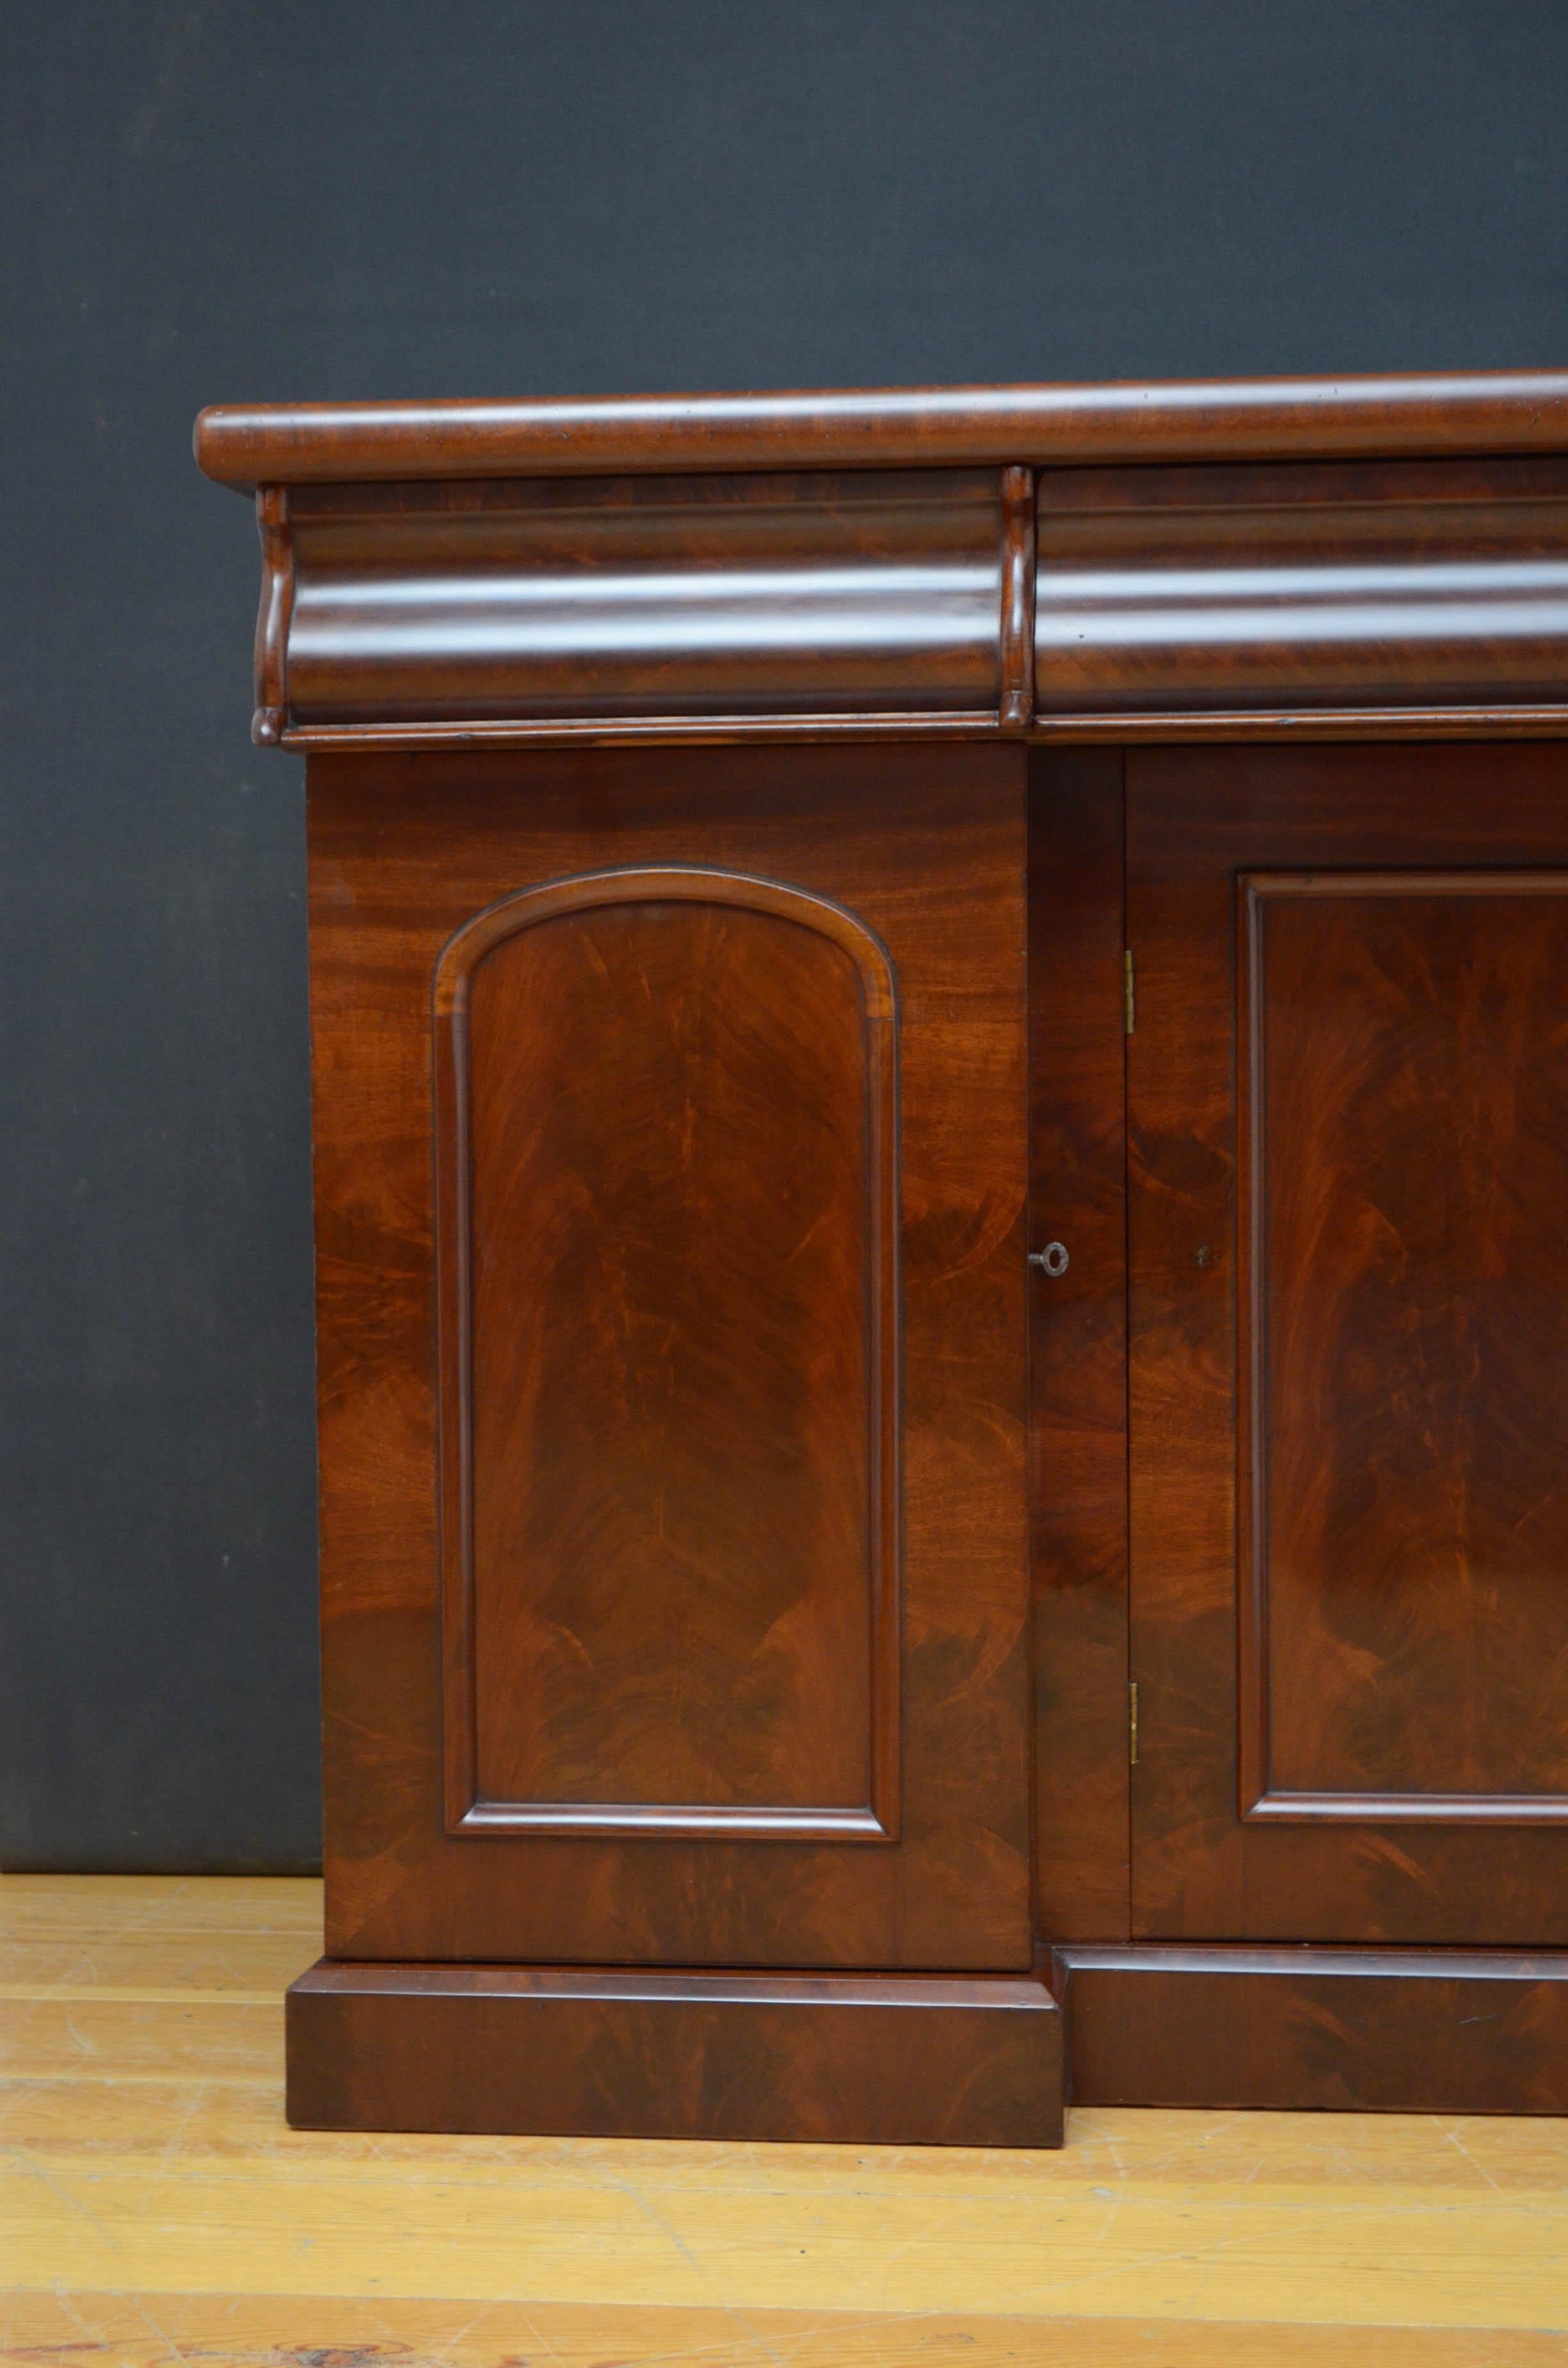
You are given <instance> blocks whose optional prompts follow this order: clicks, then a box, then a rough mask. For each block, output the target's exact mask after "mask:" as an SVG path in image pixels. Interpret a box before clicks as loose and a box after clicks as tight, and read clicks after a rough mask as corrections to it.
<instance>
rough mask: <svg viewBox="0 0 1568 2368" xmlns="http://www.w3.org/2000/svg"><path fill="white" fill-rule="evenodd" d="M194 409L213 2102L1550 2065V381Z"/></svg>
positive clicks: (680, 2128)
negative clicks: (309, 1635) (220, 1750)
mask: <svg viewBox="0 0 1568 2368" xmlns="http://www.w3.org/2000/svg"><path fill="white" fill-rule="evenodd" d="M199 455H200V458H201V460H202V462H203V465H204V466H205V467H206V468H208V470H209V471H210V473H211V474H213V475H215V476H217V477H219V478H220V479H222V480H223V481H225V482H228V483H231V484H240V485H244V486H250V487H254V488H256V495H257V511H258V518H259V522H260V527H261V535H262V545H263V554H264V584H263V600H262V609H261V616H260V620H259V623H258V630H257V653H256V655H257V697H256V726H255V729H256V736H257V737H258V738H259V739H261V740H263V741H267V742H275V743H276V742H281V744H282V745H283V746H286V747H298V748H301V749H303V750H304V751H305V752H306V753H307V756H308V762H309V780H308V789H309V809H310V832H311V843H310V863H311V910H312V1030H313V1045H314V1068H315V1159H316V1209H317V1246H318V1290H319V1316H320V1360H319V1361H320V1435H321V1454H322V1540H323V1634H324V1696H325V1713H326V1736H325V1751H326V1816H327V1830H326V1857H327V1908H328V1928H327V1952H328V1953H327V1956H326V1957H325V1958H324V1961H323V1963H322V1964H321V1965H320V1966H319V1967H318V1968H316V1969H315V1971H314V1972H313V1973H312V1974H311V1975H307V1976H306V1977H305V1978H304V1980H303V1981H302V1982H301V1983H300V1984H299V1985H297V1986H296V1988H295V1991H294V1992H293V1994H292V1995H291V1998H290V2112H291V2113H292V2114H293V2116H294V2118H295V2119H296V2120H298V2121H300V2122H302V2123H308V2124H325V2125H344V2124H347V2125H358V2126H372V2127H374V2126H381V2127H410V2128H416V2127H442V2128H471V2129H480V2128H498V2129H528V2130H538V2131H547V2132H548V2131H562V2132H572V2131H583V2132H606V2131H616V2130H620V2131H627V2132H644V2133H654V2134H661V2133H662V2134H665V2135H681V2134H690V2135H722V2136H748V2135H749V2136H816V2137H843V2138H847V2139H855V2140H860V2141H867V2140H871V2139H882V2140H887V2141H890V2142H895V2143H921V2142H937V2141H958V2142H970V2143H997V2144H1009V2145H1031V2144H1049V2143H1052V2142H1054V2141H1055V2140H1056V2139H1057V2138H1058V2137H1059V2136H1060V2133H1061V2123H1062V2103H1063V2100H1064V2098H1065V2097H1066V2096H1068V2095H1069V2094H1072V2095H1075V2096H1077V2097H1079V2098H1080V2099H1083V2100H1109V2099H1125V2100H1148V2101H1169V2102H1176V2103H1182V2102H1219V2103H1234V2104H1247V2103H1259V2104H1290V2103H1346V2104H1354V2103H1364V2104H1383V2105H1394V2106H1400V2105H1403V2106H1407V2107H1426V2106H1430V2107H1436V2108H1447V2109H1451V2110H1458V2111H1487V2110H1494V2111H1495V2110H1554V2111H1561V2110H1564V2109H1565V2108H1568V1907H1565V1906H1564V1901H1565V1900H1568V1883H1565V1882H1564V1880H1563V1877H1564V1875H1568V1856H1565V1853H1568V1707H1565V1704H1568V1477H1565V1476H1564V1475H1565V1474H1568V1453H1565V1450H1568V1251H1565V1250H1564V1248H1563V1247H1562V1221H1561V1213H1560V1212H1561V1207H1562V1199H1563V1182H1564V1176H1565V1173H1568V752H1565V751H1564V750H1563V748H1562V736H1568V551H1565V542H1564V534H1565V529H1568V458H1564V457H1560V456H1563V455H1568V381H1559V380H1556V379H1547V378H1536V379H1525V380H1517V381H1384V382H1381V383H1379V384H1375V385H1373V384H1369V385H1367V386H1364V387H1360V388H1358V387H1356V386H1355V385H1354V384H1350V385H1337V386H1335V387H1315V386H1312V385H1310V384H1306V383H1302V384H1300V385H1289V384H1287V385H1281V386H1278V387H1274V388H1246V387H1238V388H1221V389H1196V390H1195V389H1180V388H1176V389H1148V390H1141V391H1131V392H1129V391H1119V390H1094V389H1080V390H1072V389H1013V390H1004V391H1000V392H997V393H971V394H968V395H961V396H954V397H941V396H926V397H873V396H867V397H827V396H824V397H820V398H815V397H791V398H779V399H778V400H776V401H769V400H767V399H762V398H712V399H710V400H708V401H705V402H701V403H696V404H643V405H634V404H598V405H571V404H564V405H561V404H557V405H551V404H531V405H530V404H517V405H451V406H430V407H423V408H422V407H418V406H409V405H385V406H364V407H358V408H355V407H341V408H338V407H323V408H320V409H315V410H308V409H307V410H293V411H290V410H283V409H273V410H265V409H264V410H261V411H257V412H254V413H251V412H239V411H220V412H217V413H209V414H205V415H203V419H202V422H201V423H200V427H199ZM1553 1951H1563V1952H1564V1953H1563V1954H1562V1955H1561V1956H1554V1955H1553V1954H1552V1952H1553Z"/></svg>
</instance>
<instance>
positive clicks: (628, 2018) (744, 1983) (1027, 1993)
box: [288, 1958, 1063, 2146]
mask: <svg viewBox="0 0 1568 2368" xmlns="http://www.w3.org/2000/svg"><path fill="white" fill-rule="evenodd" d="M288 2056H289V2119H290V2123H292V2124H293V2125H294V2127H295V2128H296V2129H356V2130H432V2131H436V2130H439V2131H472V2132H480V2131H493V2132H506V2133H513V2134H517V2135H537V2136H554V2137H661V2138H743V2139H744V2138H756V2139H807V2140H815V2141H817V2142H819V2143H822V2142H830V2143H844V2144H849V2145H860V2146H1060V2145H1061V2143H1062V2099H1063V2048H1062V2014H1061V2010H1060V2009H1059V2008H1058V2006H1057V2004H1056V2001H1055V1999H1054V1998H1052V1997H1051V1992H1050V1991H1049V1990H1048V1989H1046V1988H1045V1987H1044V1986H1043V1984H1042V1983H1040V1982H1039V1981H1037V1980H1033V1979H1031V1978H1030V1977H1028V1975H966V1976H960V1977H955V1976H952V1975H868V1974H835V1975H800V1974H719V1973H686V1972H682V1973H667V1972H660V1973H629V1972H625V1971H619V1970H618V1971H613V1972H609V1971H597V1970H591V1969H590V1970H585V1969H582V1968H560V1967H542V1966H523V1965H423V1964H421V1965H402V1964H344V1963H341V1962H335V1961H333V1960H330V1959H327V1958H323V1959H322V1960H321V1962H320V1963H319V1964H315V1965H313V1966H312V1968H311V1970H310V1972H309V1973H307V1974H303V1975H301V1977H300V1979H299V1980H298V1981H297V1982H296V1983H295V1984H294V1986H293V1987H292V1989H291V1990H290V1993H289V2001H288Z"/></svg>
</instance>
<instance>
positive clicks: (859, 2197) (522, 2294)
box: [0, 1876, 1568, 2368]
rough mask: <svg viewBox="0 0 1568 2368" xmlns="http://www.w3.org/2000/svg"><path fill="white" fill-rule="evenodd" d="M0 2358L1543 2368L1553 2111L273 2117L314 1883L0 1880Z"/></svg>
mask: <svg viewBox="0 0 1568 2368" xmlns="http://www.w3.org/2000/svg"><path fill="white" fill-rule="evenodd" d="M0 1929H3V1933H4V1952H3V1954H0V1997H3V1998H4V2000H5V2019H4V2033H3V2042H4V2057H3V2065H0V2071H3V2078H0V2118H3V2126H4V2130H5V2136H6V2149H7V2168H6V2170H5V2172H4V2173H3V2174H0V2199H3V2205H0V2208H3V2210H4V2215H5V2219H4V2240H3V2243H0V2289H3V2290H0V2362H12V2361H17V2362H20V2361H23V2360H28V2361H30V2362H34V2363H35V2368H36V2363H37V2362H39V2361H40V2359H41V2358H48V2359H50V2360H51V2361H53V2362H61V2363H67V2362H74V2361H76V2360H78V2359H80V2360H81V2361H82V2362H98V2361H101V2362H106V2363H113V2368H174V2362H176V2360H188V2359H192V2358H199V2357H207V2358H210V2359H215V2360H219V2361H222V2362H229V2363H232V2368H301V2363H304V2362H310V2361H315V2362H318V2363H319V2368H329V2363H330V2368H347V2362H349V2361H352V2362H353V2368H525V2364H526V2368H544V2363H546V2362H549V2363H551V2368H604V2363H606V2362H610V2361H614V2362H618V2363H625V2368H643V2363H649V2368H651V2363H653V2362H665V2363H668V2368H676V2363H680V2362H691V2363H693V2368H696V2363H698V2362H723V2363H724V2368H730V2363H732V2362H733V2363H735V2368H765V2363H766V2368H779V2363H784V2368H914V2363H915V2362H919V2363H920V2368H1004V2363H1017V2362H1026V2361H1034V2360H1037V2359H1040V2360H1043V2359H1049V2360H1050V2361H1051V2362H1052V2363H1059V2368H1128V2363H1129V2362H1131V2363H1134V2368H1137V2363H1145V2368H1329V2363H1332V2368H1549V2363H1551V2368H1561V2363H1562V2362H1564V2361H1565V2360H1568V2338H1565V2337H1564V2335H1563V2334H1562V2332H1561V2330H1562V2328H1563V2327H1564V2325H1565V2324H1568V2203H1565V2202H1564V2195H1565V2192H1568V2180H1565V2178H1564V2172H1565V2170H1568V2123H1562V2122H1551V2121H1540V2120H1535V2121H1526V2122H1515V2123H1509V2122H1503V2121H1495V2120H1490V2121H1489V2120H1465V2119H1459V2118H1455V2117H1451V2116H1450V2117H1438V2116H1433V2115H1409V2116H1392V2115H1390V2116H1362V2115H1353V2114H1340V2115H1312V2114H1300V2113H1253V2114H1237V2113H1221V2112H1186V2113H1184V2112H1126V2111H1108V2110H1097V2109H1096V2110H1085V2111H1082V2112H1077V2113H1075V2114H1074V2116H1073V2121H1072V2126H1071V2129H1070V2133H1069V2144H1068V2146H1067V2147H1066V2149H1065V2150H1064V2151H1063V2152H1061V2153H1050V2152H1017V2151H1008V2150H1000V2151H979V2150H973V2151H965V2150H961V2149H960V2150H952V2149H941V2150H919V2149H916V2150H907V2149H896V2148H881V2149H879V2148H876V2147H865V2146H763V2145H744V2146H740V2145H736V2146H723V2145H706V2144H699V2145H690V2144H687V2145H664V2144H658V2143H653V2142H646V2141H642V2142H639V2141H634V2140H611V2139H602V2140H577V2141H572V2140H562V2139H495V2138H478V2137H456V2138H453V2137H389V2136H386V2135H380V2136H370V2135H353V2134H344V2133H331V2134H320V2133H307V2132H300V2131H290V2130H288V2129H286V2128H285V2127H284V2125H283V2123H282V2119H281V2115H280V2112H279V2110H278V2107H279V2096H280V2090H281V2080H282V2049H281V2003H282V2001H281V1992H282V1989H283V1987H284V1985H285V1984H286V1983H287V1982H288V1980H289V1979H290V1977H291V1976H292V1975H294V1974H296V1973H297V1972H298V1971H299V1970H300V1969H301V1966H302V1965H303V1964H305V1963H306V1962H307V1961H308V1960H309V1958H310V1957H311V1956H312V1955H313V1954H314V1952H315V1951H316V1949H317V1948H318V1946H319V1944H320V1886H319V1885H318V1884H313V1883H304V1882H300V1883H281V1882H270V1883H267V1882H250V1881H242V1880H227V1881H225V1880H207V1881H199V1880H180V1879H177V1878H173V1877H161V1876H146V1877H133V1878H120V1879H114V1878H92V1877H74V1876H68V1877H30V1876H29V1877H20V1876H12V1877H9V1878H6V1879H4V1880H0Z"/></svg>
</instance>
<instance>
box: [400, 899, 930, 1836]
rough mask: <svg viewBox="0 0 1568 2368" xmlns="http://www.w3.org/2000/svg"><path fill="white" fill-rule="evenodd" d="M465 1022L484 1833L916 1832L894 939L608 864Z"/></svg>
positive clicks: (465, 1678) (508, 967)
mask: <svg viewBox="0 0 1568 2368" xmlns="http://www.w3.org/2000/svg"><path fill="white" fill-rule="evenodd" d="M436 1028H437V1039H436V1053H437V1118H436V1126H437V1144H436V1157H437V1268H438V1271H439V1288H440V1294H441V1339H442V1347H441V1350H440V1364H441V1372H442V1383H443V1404H442V1411H441V1433H442V1463H443V1470H444V1474H445V1478H444V1483H443V1514H442V1532H443V1563H444V1568H445V1574H446V1576H445V1596H446V1613H447V1618H446V1644H445V1652H446V1657H447V1677H448V1701H447V1721H446V1751H447V1759H448V1823H449V1830H455V1831H461V1830H463V1829H465V1828H466V1827H473V1826H475V1825H482V1826H483V1827H485V1828H487V1829H489V1830H494V1829H496V1828H497V1827H506V1828H508V1829H511V1830H523V1829H531V1830H534V1831H537V1832H551V1833H560V1834H571V1833H576V1834H586V1833H592V1832H595V1831H606V1830H609V1829H617V1828H618V1829H621V1830H625V1831H630V1832H636V1833H641V1834H643V1835H645V1836H650V1837H651V1836H654V1835H658V1834H665V1835H670V1834H676V1833H685V1834H690V1833H710V1834H713V1835H715V1836H717V1837H719V1838H721V1839H722V1838H724V1837H730V1838H737V1837H739V1836H740V1835H743V1834H754V1835H756V1834H774V1835H778V1836H781V1837H785V1838H790V1837H794V1838H797V1839H808V1838H812V1837H814V1838H815V1839H820V1840H832V1839H848V1838H849V1837H851V1836H852V1835H855V1834H859V1835H861V1836H863V1837H864V1838H865V1839H875V1840H887V1839H891V1838H893V1837H895V1836H896V1834H897V1832H898V1822H899V1736H900V1724H901V1721H900V1702H899V1673H900V1657H901V1656H900V1641H899V1625H900V1623H899V1588H898V1561H899V1513H898V1465H899V1419H898V1415H899V1390H898V1379H899V1372H898V1365H899V1360H898V1226H899V1208H898V1172H897V1126H898V1118H897V1112H898V1052H897V1008H896V998H895V993H894V985H893V976H892V967H891V964H890V962H889V960H888V956H887V954H886V952H885V951H883V949H882V947H881V944H880V942H879V941H878V939H876V938H875V937H873V936H872V935H871V933H870V932H869V930H868V929H867V928H865V927H864V926H863V925H862V924H861V923H860V922H858V920H856V919H855V917H854V916H853V915H852V914H850V913H848V912H846V911H845V910H844V908H843V907H842V906H840V905H833V904H830V903H827V902H826V901H824V899H823V898H821V897H814V896H808V895H805V894H802V893H801V891H800V890H799V889H794V888H786V887H781V886H779V885H778V883H777V882H768V881H760V880H756V879H749V878H745V877H744V876H741V875H737V874H734V873H730V872H725V871H717V870H714V869H711V868H706V869H703V868H687V869H684V870H682V869H679V868H676V867H671V866H665V867H662V868H658V867H655V868H646V867H645V868H642V869H629V870H624V871H610V872H597V873H591V874H589V875H588V876H587V877H585V878H582V879H575V880H567V881H562V882H555V883H554V884H552V885H550V886H546V887H542V888H533V889H525V890H523V891H522V892H521V893H520V894H517V895H515V896H509V897H506V898H503V900H502V901H501V902H500V903H499V904H498V905H493V906H491V907H490V909H489V911H488V912H486V913H483V914H481V915H480V916H479V917H478V918H477V919H476V920H474V921H472V922H470V923H469V925H468V926H467V928H463V929H460V931H459V932H458V934H457V936H456V937H455V938H453V939H451V940H450V941H449V944H448V945H447V947H446V948H445V950H444V951H443V952H442V955H441V958H440V962H439V964H438V966H437V974H436Z"/></svg>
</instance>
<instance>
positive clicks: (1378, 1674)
mask: <svg viewBox="0 0 1568 2368" xmlns="http://www.w3.org/2000/svg"><path fill="white" fill-rule="evenodd" d="M1127 786H1128V799H1127V827H1128V935H1129V941H1130V944H1131V948H1132V950H1133V953H1134V956H1135V961H1136V969H1137V1019H1136V1027H1135V1030H1134V1032H1133V1034H1132V1035H1131V1037H1130V1038H1129V1040H1128V1075H1129V1120H1130V1160H1129V1179H1130V1223H1129V1241H1130V1259H1131V1484H1132V1495H1131V1522H1132V1528H1131V1542H1132V1552H1131V1590H1132V1660H1131V1674H1132V1676H1133V1678H1134V1679H1135V1680H1136V1682H1137V1684H1138V1688H1139V1705H1140V1718H1139V1753H1138V1765H1137V1767H1136V1768H1135V1769H1134V1770H1133V1771H1132V1801H1133V1812H1132V1822H1133V1924H1134V1930H1136V1931H1137V1932H1138V1933H1140V1934H1145V1935H1149V1936H1152V1937H1158V1936H1169V1937H1181V1936H1191V1937H1195V1938H1196V1937H1203V1938H1210V1939H1223V1938H1256V1939H1275V1938H1278V1939H1292V1940H1319V1941H1361V1942H1366V1941H1390V1942H1402V1941H1403V1942H1421V1941H1429V1942H1443V1943H1461V1942H1466V1941H1471V1942H1476V1943H1489V1944H1513V1945H1528V1944H1530V1943H1537V1944H1551V1945H1556V1946H1561V1945H1562V1944H1563V1943H1564V1941H1568V1683H1565V1682H1564V1679H1565V1676H1568V1411H1565V1403H1568V1400H1565V1389H1564V1383H1565V1378H1568V1229H1565V1228H1564V1225H1563V1221H1562V1212H1563V1206H1564V1187H1565V1183H1568V754H1565V753H1564V752H1563V751H1562V749H1560V748H1558V747H1555V746H1550V745H1543V746H1528V745H1515V746H1506V747H1482V746H1472V747H1463V746H1452V747H1422V746H1403V747H1402V746H1391V747H1385V748H1377V749H1374V748H1358V747H1346V748H1329V747H1324V748H1300V749H1283V748H1279V749H1269V750H1265V749H1249V748H1234V749H1200V748H1191V749H1184V750H1176V749H1169V750H1163V751H1153V750H1151V751H1147V752H1138V753H1135V754H1132V755H1130V757H1129V758H1128V771H1127Z"/></svg>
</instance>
